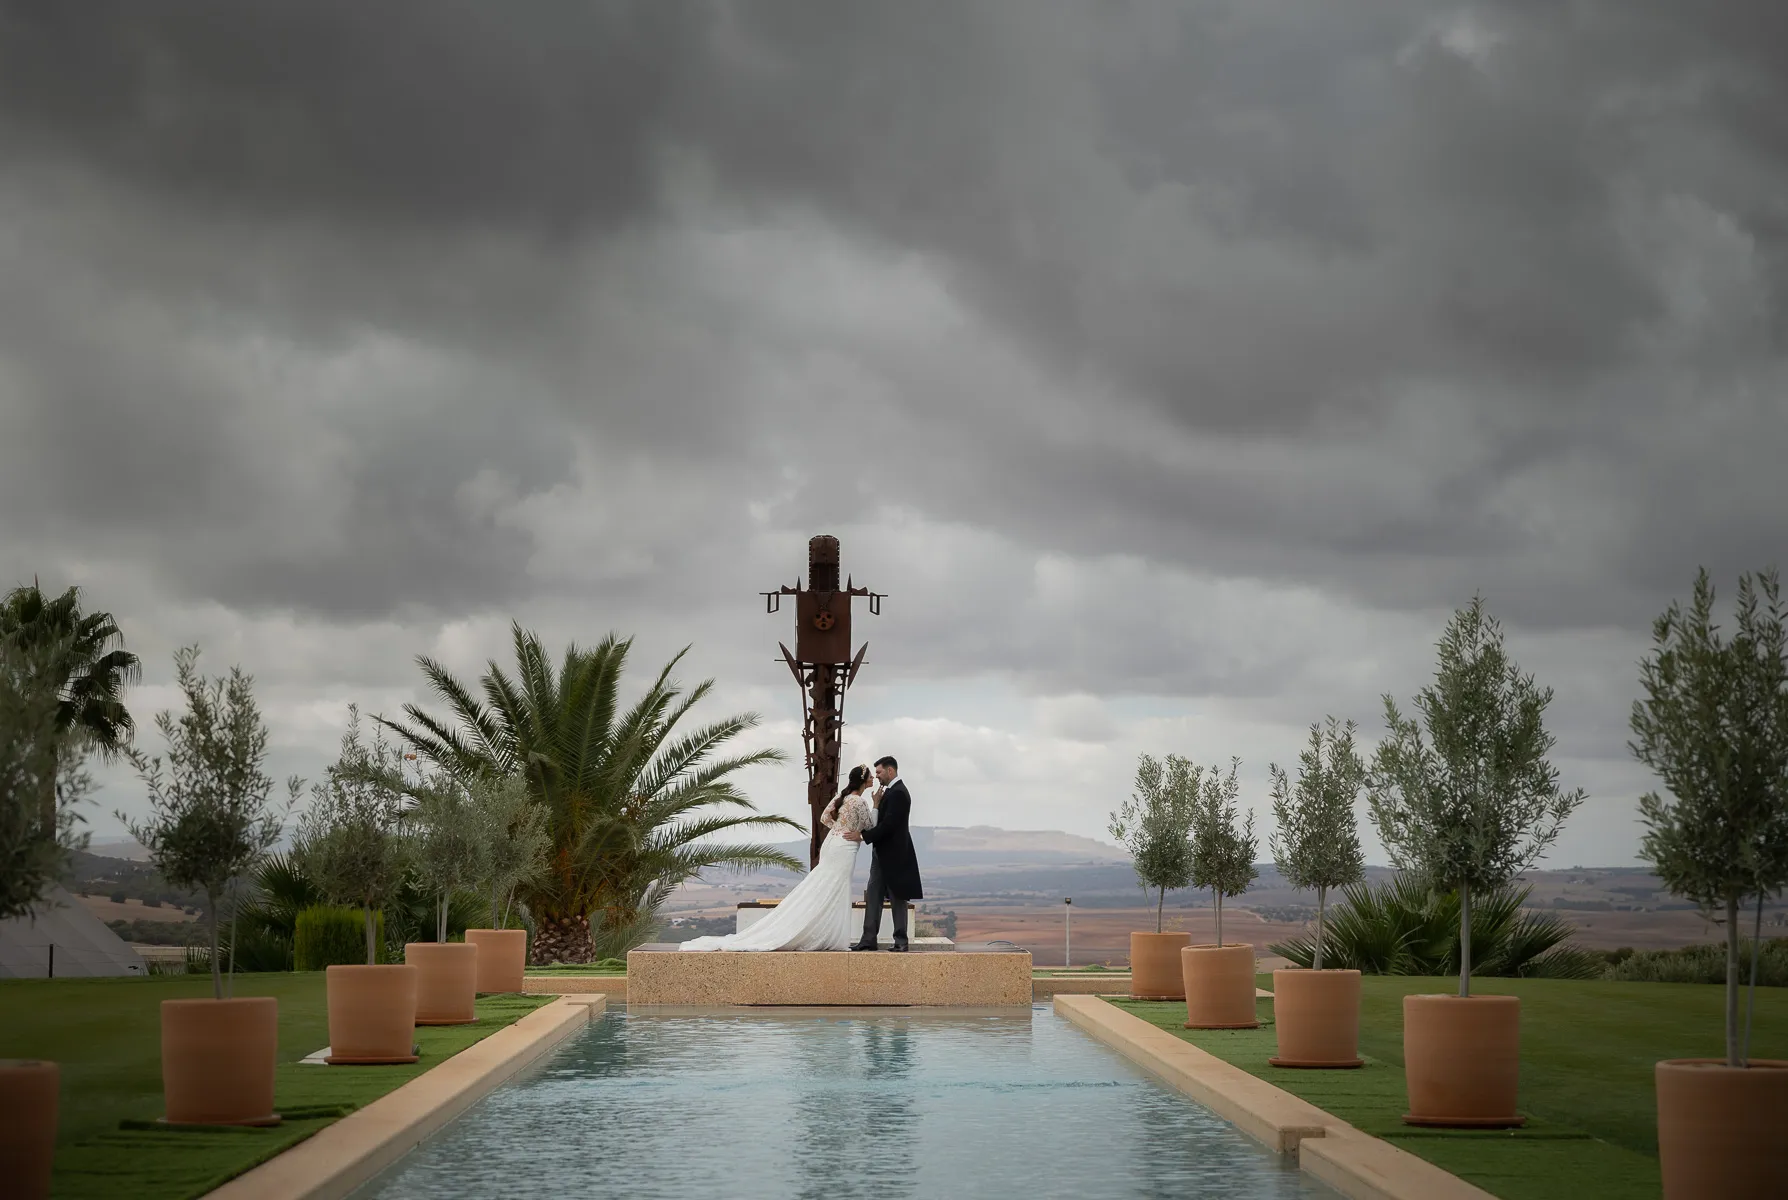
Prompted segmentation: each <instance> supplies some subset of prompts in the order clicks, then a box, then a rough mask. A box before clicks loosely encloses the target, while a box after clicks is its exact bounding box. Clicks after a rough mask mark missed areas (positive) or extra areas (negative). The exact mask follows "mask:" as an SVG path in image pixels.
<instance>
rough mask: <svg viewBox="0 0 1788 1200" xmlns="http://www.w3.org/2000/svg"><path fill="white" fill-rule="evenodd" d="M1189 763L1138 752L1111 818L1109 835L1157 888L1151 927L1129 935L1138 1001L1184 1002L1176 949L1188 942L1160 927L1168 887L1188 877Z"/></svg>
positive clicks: (1146, 883)
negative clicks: (1132, 781) (1128, 786)
mask: <svg viewBox="0 0 1788 1200" xmlns="http://www.w3.org/2000/svg"><path fill="white" fill-rule="evenodd" d="M1193 803H1194V795H1193V776H1192V764H1191V763H1190V762H1188V761H1187V760H1186V759H1183V758H1181V757H1180V756H1179V755H1177V754H1169V755H1168V756H1167V761H1166V763H1165V764H1163V763H1161V762H1157V761H1156V760H1155V759H1153V758H1151V757H1150V756H1149V755H1147V754H1144V755H1142V756H1141V757H1140V758H1139V759H1138V761H1137V766H1136V787H1135V790H1134V792H1133V793H1132V795H1131V798H1130V799H1128V800H1126V801H1124V804H1123V807H1122V808H1120V809H1119V810H1118V811H1117V812H1115V813H1113V814H1112V816H1111V827H1110V828H1111V836H1112V837H1114V838H1116V839H1117V840H1118V842H1119V843H1120V844H1121V845H1122V846H1123V847H1124V848H1125V849H1126V850H1128V851H1129V852H1130V862H1131V865H1132V866H1133V867H1134V868H1135V870H1136V879H1137V881H1138V882H1139V883H1140V884H1141V885H1142V887H1143V890H1144V891H1145V892H1146V891H1148V890H1149V889H1153V890H1154V892H1155V931H1154V932H1153V933H1142V932H1133V933H1131V934H1130V995H1132V996H1134V997H1136V998H1137V999H1142V1000H1183V999H1185V996H1186V988H1185V982H1184V976H1183V974H1182V972H1181V969H1180V951H1181V949H1183V948H1184V947H1185V946H1187V945H1188V944H1189V943H1190V942H1191V941H1192V935H1191V934H1189V933H1184V932H1179V931H1175V932H1167V931H1164V930H1163V929H1162V928H1161V925H1162V918H1163V914H1164V911H1165V907H1166V903H1167V891H1168V889H1169V888H1183V887H1185V886H1186V885H1187V884H1188V883H1190V882H1191V881H1192V821H1193V817H1194V810H1193Z"/></svg>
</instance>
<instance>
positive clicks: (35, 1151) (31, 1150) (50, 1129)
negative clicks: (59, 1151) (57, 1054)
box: [0, 1058, 62, 1200]
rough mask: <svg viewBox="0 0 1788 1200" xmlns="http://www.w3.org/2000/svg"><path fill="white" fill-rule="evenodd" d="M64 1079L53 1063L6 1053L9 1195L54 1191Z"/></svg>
mask: <svg viewBox="0 0 1788 1200" xmlns="http://www.w3.org/2000/svg"><path fill="white" fill-rule="evenodd" d="M61 1081H62V1073H61V1071H60V1070H59V1069H58V1068H57V1066H56V1064H55V1063H53V1062H44V1061H42V1060H39V1059H29V1058H0V1179H4V1180H5V1181H6V1186H7V1192H6V1194H7V1195H8V1196H17V1197H18V1198H19V1200H46V1198H47V1197H48V1196H49V1194H50V1167H51V1165H52V1164H53V1163H54V1162H55V1160H56V1107H57V1101H58V1100H59V1099H60V1093H61Z"/></svg>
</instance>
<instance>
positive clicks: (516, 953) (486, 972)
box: [466, 929, 528, 992]
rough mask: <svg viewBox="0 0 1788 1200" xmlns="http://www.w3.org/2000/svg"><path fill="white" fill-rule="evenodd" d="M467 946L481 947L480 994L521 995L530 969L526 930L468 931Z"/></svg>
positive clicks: (479, 953) (479, 964)
mask: <svg viewBox="0 0 1788 1200" xmlns="http://www.w3.org/2000/svg"><path fill="white" fill-rule="evenodd" d="M466 944H467V945H471V946H477V947H478V990H479V991H481V992H519V991H521V990H522V968H524V967H526V966H527V965H528V931H527V930H525V929H468V930H466Z"/></svg>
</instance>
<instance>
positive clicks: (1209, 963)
mask: <svg viewBox="0 0 1788 1200" xmlns="http://www.w3.org/2000/svg"><path fill="white" fill-rule="evenodd" d="M1180 974H1181V976H1182V978H1183V980H1184V983H1185V989H1186V1028H1187V1029H1257V1028H1259V1026H1260V1017H1259V1015H1258V1014H1257V1013H1256V1011H1255V1008H1254V947H1253V946H1250V945H1248V944H1247V943H1246V942H1242V943H1235V942H1229V943H1226V944H1224V945H1221V946H1186V947H1184V948H1183V949H1181V951H1180Z"/></svg>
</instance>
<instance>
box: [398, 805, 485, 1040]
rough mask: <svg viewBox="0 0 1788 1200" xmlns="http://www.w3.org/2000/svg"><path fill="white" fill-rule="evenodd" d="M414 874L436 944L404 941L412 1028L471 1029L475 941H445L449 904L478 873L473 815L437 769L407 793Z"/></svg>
mask: <svg viewBox="0 0 1788 1200" xmlns="http://www.w3.org/2000/svg"><path fill="white" fill-rule="evenodd" d="M410 794H411V796H412V798H413V799H414V803H413V804H412V806H411V807H410V810H409V812H408V814H407V818H408V820H409V821H410V822H411V823H412V825H413V826H414V846H415V871H416V875H417V877H418V878H419V880H420V881H421V883H422V886H423V887H425V888H427V889H428V891H429V893H430V894H431V895H433V896H434V897H435V940H434V941H432V942H406V943H405V944H404V961H405V962H407V963H410V964H411V965H413V966H414V967H415V968H416V970H417V977H416V988H417V991H416V1024H418V1025H469V1024H470V1023H472V1022H473V1021H476V1020H477V1019H478V1012H477V1005H476V1002H477V999H478V953H479V949H478V943H476V942H449V941H448V940H447V906H448V902H449V901H450V900H451V899H452V898H453V894H454V893H455V892H457V891H458V890H459V889H461V888H462V887H464V886H466V885H467V884H468V883H471V882H472V881H473V878H474V876H475V875H476V874H477V871H476V866H475V864H476V862H477V859H478V855H479V849H480V847H479V837H480V834H481V833H482V830H481V829H480V828H479V824H478V821H477V813H476V812H475V811H474V809H473V807H472V803H471V799H470V798H469V797H468V796H467V795H466V789H465V788H464V787H463V786H462V785H461V783H460V781H459V780H458V779H456V778H454V777H453V776H452V775H450V774H448V773H447V772H445V771H435V772H433V773H431V774H430V775H429V776H428V777H427V778H425V779H424V780H423V781H422V783H421V784H420V785H419V786H417V787H416V788H414V789H413V790H412V791H411V793H410Z"/></svg>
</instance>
